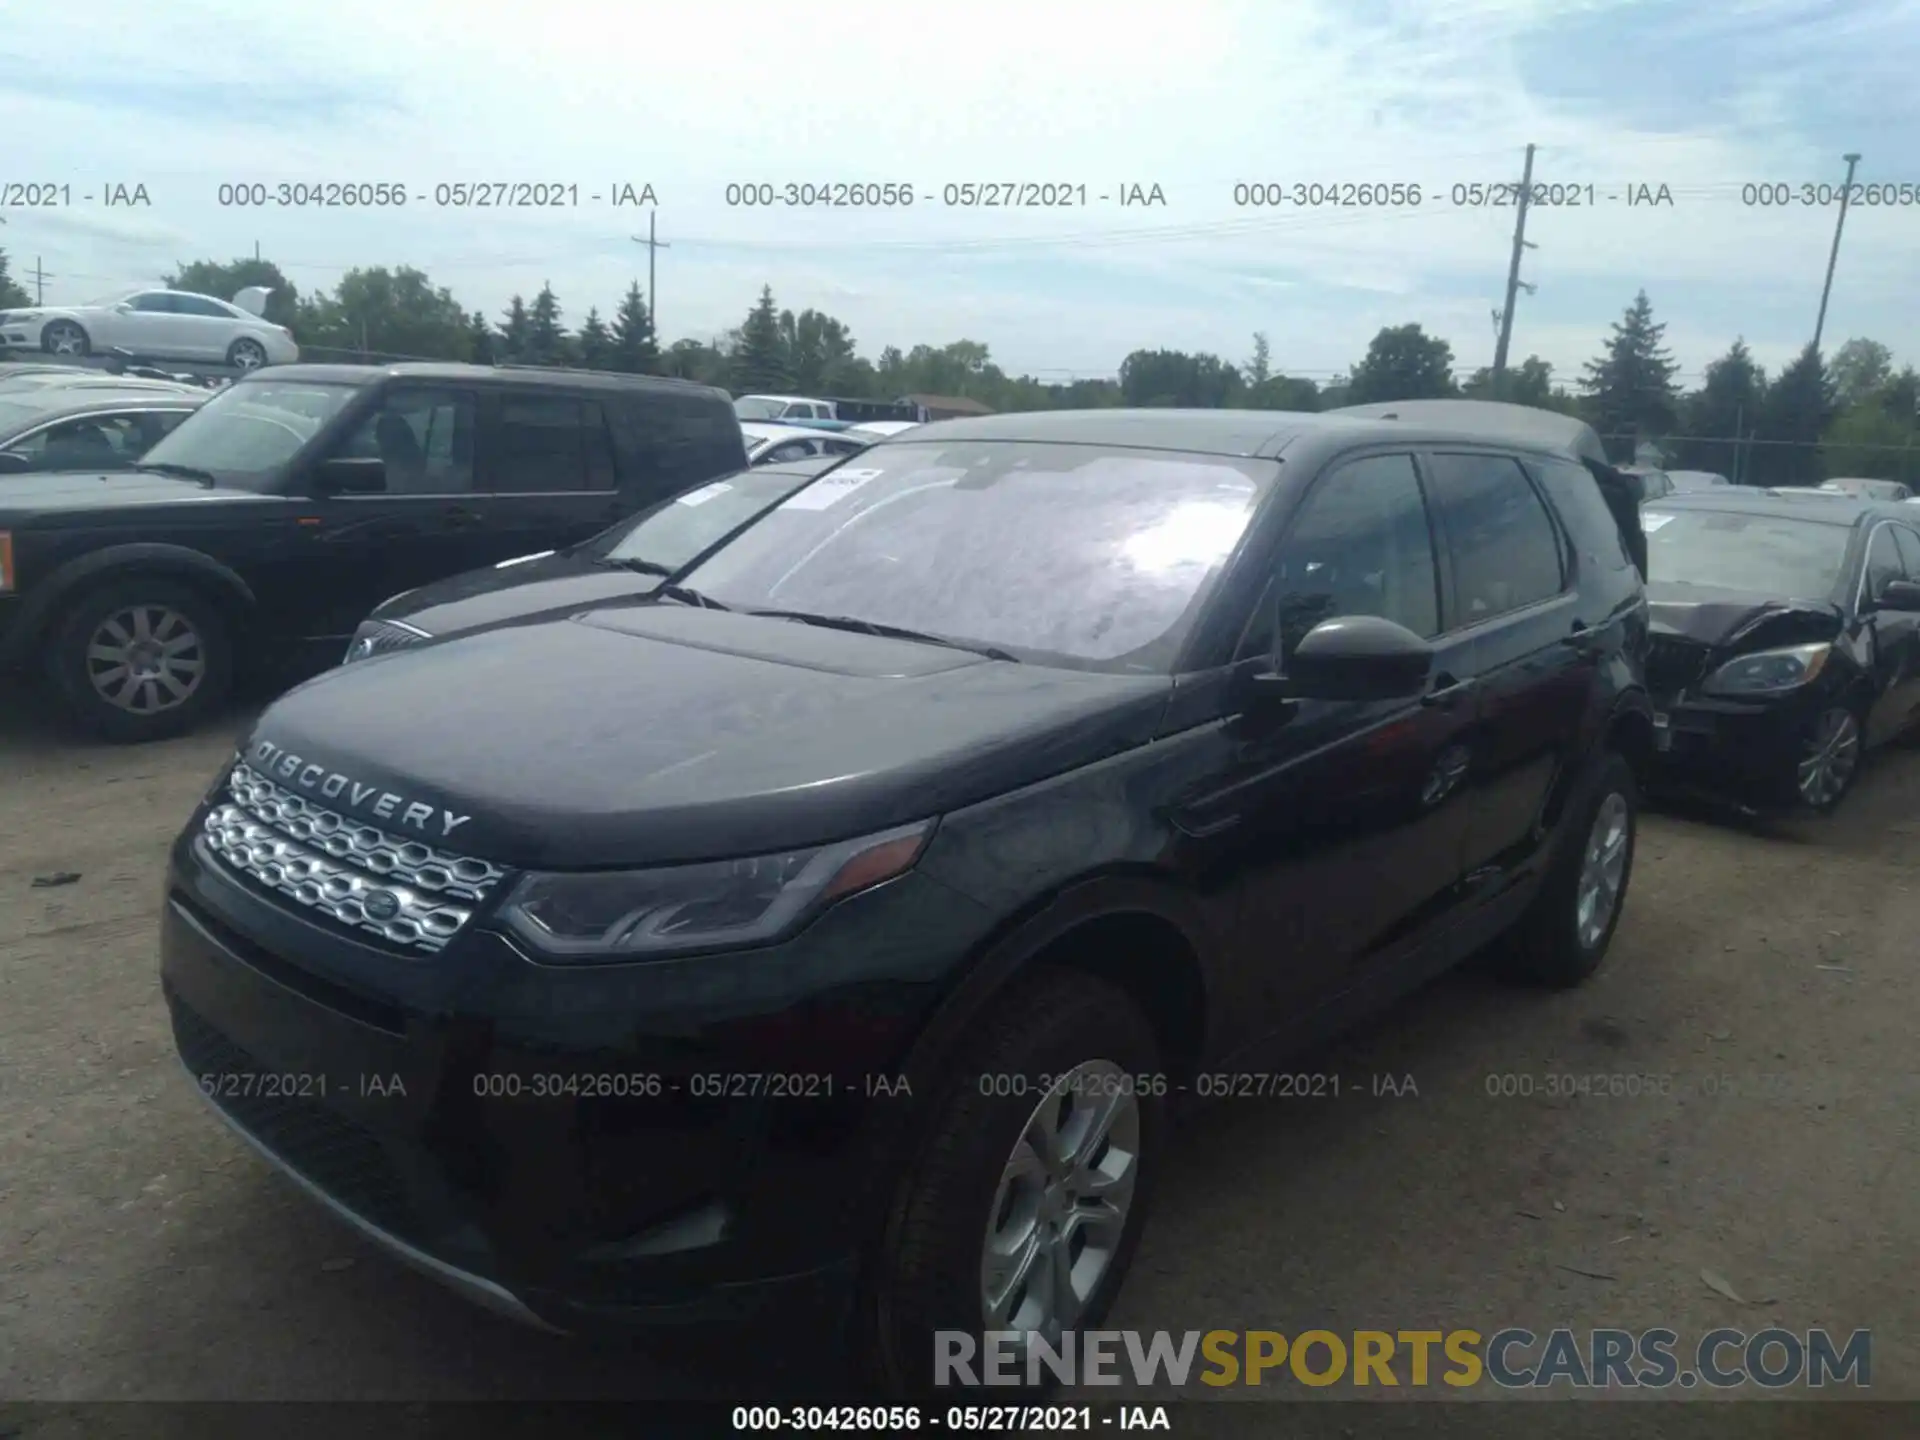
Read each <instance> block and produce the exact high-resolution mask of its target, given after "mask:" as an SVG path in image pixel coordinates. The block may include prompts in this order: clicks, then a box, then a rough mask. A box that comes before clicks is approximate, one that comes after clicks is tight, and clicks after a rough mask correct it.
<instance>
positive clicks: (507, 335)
mask: <svg viewBox="0 0 1920 1440" xmlns="http://www.w3.org/2000/svg"><path fill="white" fill-rule="evenodd" d="M532 332H533V322H532V320H531V318H530V317H529V316H528V314H527V302H526V301H524V300H522V299H521V298H520V297H519V296H518V295H516V296H514V297H513V299H512V301H511V302H510V303H509V304H508V305H507V318H506V321H505V323H504V324H502V325H501V327H500V343H499V344H498V345H497V346H496V347H495V353H496V354H497V355H498V356H499V358H500V359H501V360H503V361H508V362H513V363H517V362H519V361H523V360H525V359H526V358H527V352H528V349H529V346H530V343H531V340H532Z"/></svg>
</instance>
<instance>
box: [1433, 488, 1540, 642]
mask: <svg viewBox="0 0 1920 1440" xmlns="http://www.w3.org/2000/svg"><path fill="white" fill-rule="evenodd" d="M1433 481H1434V485H1433V501H1434V507H1435V508H1436V509H1437V510H1438V512H1439V514H1440V519H1441V529H1442V532H1443V533H1444V534H1445V535H1446V537H1447V546H1448V552H1449V554H1450V555H1451V556H1452V558H1453V593H1454V613H1453V619H1452V623H1453V624H1456V625H1460V626H1466V625H1477V624H1479V623H1480V622H1481V621H1483V620H1491V619H1492V618H1493V617H1494V616H1496V615H1504V614H1506V613H1507V612H1508V611H1510V610H1518V609H1520V608H1522V607H1523V606H1527V605H1533V604H1536V603H1538V602H1539V601H1542V600H1547V599H1551V598H1552V597H1553V596H1555V595H1558V594H1559V593H1560V590H1561V587H1562V586H1563V585H1564V584H1565V582H1566V576H1565V574H1564V570H1565V566H1564V563H1563V562H1564V558H1565V557H1564V556H1563V554H1562V552H1561V546H1560V534H1559V532H1558V531H1557V530H1555V529H1554V526H1553V520H1552V517H1551V516H1549V515H1548V514H1547V507H1546V506H1545V505H1544V504H1543V503H1542V502H1541V499H1540V497H1539V496H1538V495H1537V494H1535V493H1534V489H1533V485H1532V484H1531V482H1529V481H1528V479H1527V477H1526V472H1525V471H1523V470H1522V469H1521V468H1520V464H1519V462H1518V461H1516V460H1514V459H1512V458H1510V457H1508V456H1505V455H1459V454H1454V455H1446V454H1441V455H1435V456H1434V457H1433Z"/></svg>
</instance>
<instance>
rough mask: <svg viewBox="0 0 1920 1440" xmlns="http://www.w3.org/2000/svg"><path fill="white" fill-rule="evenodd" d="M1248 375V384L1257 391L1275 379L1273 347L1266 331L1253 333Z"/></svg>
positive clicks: (1263, 407)
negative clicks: (1268, 341) (1268, 340)
mask: <svg viewBox="0 0 1920 1440" xmlns="http://www.w3.org/2000/svg"><path fill="white" fill-rule="evenodd" d="M1246 374H1247V384H1248V385H1250V386H1252V387H1254V388H1256V389H1257V388H1258V387H1260V386H1262V385H1264V384H1266V383H1267V381H1269V380H1271V379H1272V378H1273V347H1272V346H1271V345H1269V344H1268V343H1267V332H1266V331H1264V330H1256V331H1254V332H1253V358H1252V359H1251V360H1249V361H1247V371H1246ZM1261 408H1262V409H1267V408H1274V409H1283V408H1285V407H1283V406H1274V407H1267V406H1262V407H1261Z"/></svg>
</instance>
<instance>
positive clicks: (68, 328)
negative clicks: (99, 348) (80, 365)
mask: <svg viewBox="0 0 1920 1440" xmlns="http://www.w3.org/2000/svg"><path fill="white" fill-rule="evenodd" d="M47 349H48V350H49V351H51V352H52V353H53V354H55V355H84V354H86V353H87V337H86V336H85V335H84V334H82V333H81V331H80V328H79V327H78V326H77V325H55V326H53V327H51V329H49V331H48V332H47Z"/></svg>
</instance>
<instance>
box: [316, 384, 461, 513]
mask: <svg viewBox="0 0 1920 1440" xmlns="http://www.w3.org/2000/svg"><path fill="white" fill-rule="evenodd" d="M473 414H474V404H473V395H472V394H471V393H470V392H468V391H465V390H428V389H416V388H412V387H395V388H394V389H392V390H389V391H388V392H387V394H386V398H385V399H384V401H383V402H382V403H381V406H380V408H379V409H378V410H376V411H374V412H373V414H371V415H369V416H368V417H367V418H366V420H365V421H364V422H363V423H362V424H361V425H360V426H359V427H358V428H357V429H356V430H355V431H354V432H353V434H352V435H350V436H349V437H348V438H347V440H346V441H345V443H344V444H342V446H341V447H340V448H339V450H338V451H336V452H335V453H336V454H338V455H340V456H343V457H352V458H358V459H377V460H380V461H383V462H384V463H385V465H386V476H387V488H386V493H387V494H389V495H465V494H467V493H468V492H469V491H471V490H472V489H473Z"/></svg>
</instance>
